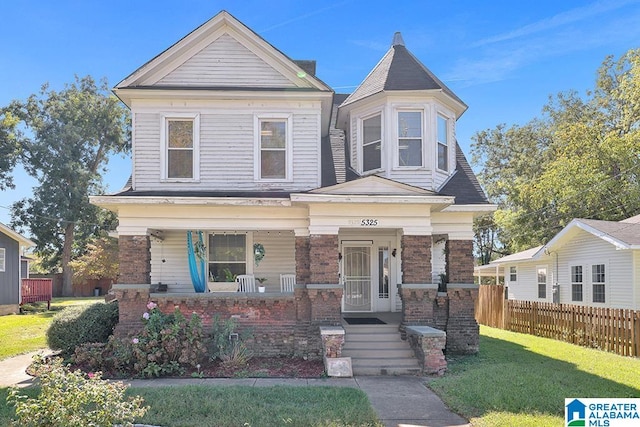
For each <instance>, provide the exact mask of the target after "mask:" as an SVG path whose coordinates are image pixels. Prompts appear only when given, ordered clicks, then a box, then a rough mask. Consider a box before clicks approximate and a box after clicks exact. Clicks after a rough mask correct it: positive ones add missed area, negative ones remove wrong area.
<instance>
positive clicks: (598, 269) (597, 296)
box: [591, 264, 606, 302]
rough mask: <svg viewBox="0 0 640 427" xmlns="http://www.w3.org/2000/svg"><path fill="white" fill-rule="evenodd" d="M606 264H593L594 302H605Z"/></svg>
mask: <svg viewBox="0 0 640 427" xmlns="http://www.w3.org/2000/svg"><path fill="white" fill-rule="evenodd" d="M604 267H605V266H604V264H595V265H592V266H591V284H592V285H593V302H605V283H606V277H605V268H604Z"/></svg>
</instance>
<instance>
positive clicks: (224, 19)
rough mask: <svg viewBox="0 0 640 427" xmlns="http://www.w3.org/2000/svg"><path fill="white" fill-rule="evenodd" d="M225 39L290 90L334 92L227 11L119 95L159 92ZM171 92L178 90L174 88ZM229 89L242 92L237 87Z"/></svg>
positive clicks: (144, 69) (134, 77)
mask: <svg viewBox="0 0 640 427" xmlns="http://www.w3.org/2000/svg"><path fill="white" fill-rule="evenodd" d="M223 36H228V37H229V39H231V42H232V43H237V44H239V45H240V47H241V48H244V49H246V50H247V51H249V54H253V55H255V56H257V57H258V58H260V59H261V60H263V61H264V63H265V66H268V67H272V68H273V70H274V71H275V72H277V73H279V74H281V75H282V77H283V78H284V79H286V80H288V81H289V82H290V84H287V85H286V86H287V87H288V88H289V89H291V88H299V89H310V90H317V91H325V92H333V90H332V89H331V88H330V87H329V86H327V85H326V84H325V83H323V82H322V81H321V80H319V79H318V78H317V77H315V76H313V75H311V74H309V73H307V72H306V71H305V70H304V69H303V68H302V67H301V66H300V65H299V64H298V63H296V62H295V61H294V60H292V59H291V58H289V57H288V56H286V55H285V54H283V53H282V52H280V51H279V50H278V49H276V48H275V47H274V46H272V45H271V44H270V43H268V42H267V41H266V40H264V39H263V38H262V37H260V36H259V35H258V34H256V33H255V32H254V31H253V30H251V29H250V28H249V27H247V26H246V25H244V24H243V23H241V22H240V21H239V20H237V19H236V18H235V17H233V16H232V15H231V14H230V13H229V12H227V11H224V10H223V11H221V12H220V13H218V14H217V15H216V16H214V17H213V18H211V19H210V20H209V21H207V22H205V23H204V24H202V25H201V26H200V27H198V28H196V29H195V30H193V31H192V32H191V33H189V34H187V35H186V36H185V37H183V38H182V39H181V40H179V41H178V42H177V43H175V44H174V45H173V46H171V47H169V48H168V49H166V50H165V51H164V52H162V53H160V54H159V55H157V56H156V57H155V58H153V59H151V60H150V61H149V62H147V63H146V64H144V65H143V66H141V67H140V68H138V69H137V70H136V71H134V72H133V73H132V74H131V75H129V76H128V77H126V78H125V79H124V80H122V81H121V82H120V83H118V84H117V85H116V88H115V90H116V92H118V90H119V89H131V88H152V87H153V88H156V89H159V87H158V83H159V82H160V81H161V79H163V78H164V77H166V76H167V75H168V74H169V73H171V72H173V71H175V70H177V69H178V68H179V67H180V66H182V65H183V64H185V63H186V62H187V61H189V60H191V59H192V58H193V57H194V56H196V55H197V54H199V53H200V52H202V51H204V50H205V49H207V48H208V47H209V46H211V45H212V44H213V43H215V42H216V41H217V40H218V39H220V38H221V37H223ZM220 60H225V58H218V61H220ZM230 60H231V59H230ZM234 65H235V66H236V67H238V72H239V73H242V72H243V71H244V70H243V69H242V67H243V64H234ZM204 71H207V70H203V72H204ZM189 83H190V84H189V85H190V86H193V85H195V86H194V87H193V88H195V89H204V88H207V87H209V88H215V89H221V88H223V87H224V86H225V85H220V86H218V85H212V84H208V83H207V81H206V80H204V83H199V84H198V83H197V82H189ZM160 86H163V87H165V88H166V87H171V85H170V84H160ZM181 86H182V85H181ZM255 86H256V88H258V87H265V86H264V85H261V84H259V83H258V82H256V83H255ZM171 88H174V89H175V87H171ZM230 88H231V89H235V90H237V89H239V88H238V87H236V86H234V87H230Z"/></svg>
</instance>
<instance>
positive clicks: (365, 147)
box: [362, 114, 382, 172]
mask: <svg viewBox="0 0 640 427" xmlns="http://www.w3.org/2000/svg"><path fill="white" fill-rule="evenodd" d="M381 165H382V116H381V115H380V114H378V115H376V116H373V117H369V118H368V119H364V120H363V121H362V171H363V172H368V171H372V170H377V169H380V167H381Z"/></svg>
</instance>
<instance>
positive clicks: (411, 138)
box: [398, 111, 423, 167]
mask: <svg viewBox="0 0 640 427" xmlns="http://www.w3.org/2000/svg"><path fill="white" fill-rule="evenodd" d="M422 140H423V135H422V111H399V112H398V166H414V167H419V166H422V145H423V142H422Z"/></svg>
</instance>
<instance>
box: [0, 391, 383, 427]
mask: <svg viewBox="0 0 640 427" xmlns="http://www.w3.org/2000/svg"><path fill="white" fill-rule="evenodd" d="M23 391H24V392H25V394H28V395H29V396H31V397H35V396H36V395H37V389H36V388H29V389H24V390H23ZM127 395H140V396H142V397H143V398H144V401H145V406H149V407H150V410H149V412H148V413H147V414H146V415H145V416H144V417H143V418H141V419H140V420H137V421H138V422H140V423H145V424H151V425H162V426H172V427H193V426H198V427H208V426H211V427H214V426H215V427H227V426H228V427H232V426H234V427H236V426H238V427H243V426H247V427H261V426H287V427H289V426H291V427H295V426H300V427H316V426H317V427H321V426H322V427H343V426H344V427H346V426H350V427H383V426H384V425H383V424H382V423H381V422H380V421H378V418H377V416H376V414H375V412H374V410H373V408H372V407H371V405H370V404H369V400H368V398H367V395H366V394H365V393H364V392H363V391H361V390H358V389H354V388H343V387H282V386H278V387H264V388H263V387H246V386H244V387H240V386H230V387H210V386H184V387H145V388H130V389H129V390H128V391H127ZM6 397H7V389H6V388H5V389H0V402H2V403H0V425H3V426H4V425H9V420H10V419H11V417H12V416H13V415H12V409H11V408H8V407H7V406H6V403H4V402H6Z"/></svg>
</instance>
